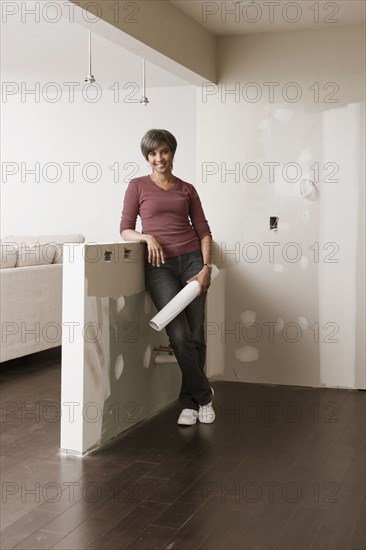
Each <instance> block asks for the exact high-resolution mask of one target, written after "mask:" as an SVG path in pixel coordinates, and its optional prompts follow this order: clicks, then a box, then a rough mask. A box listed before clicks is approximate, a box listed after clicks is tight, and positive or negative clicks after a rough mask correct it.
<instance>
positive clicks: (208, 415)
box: [198, 401, 215, 424]
mask: <svg viewBox="0 0 366 550" xmlns="http://www.w3.org/2000/svg"><path fill="white" fill-rule="evenodd" d="M198 420H199V421H200V422H202V424H212V422H213V421H214V420H215V411H214V410H213V407H212V401H210V402H209V403H207V405H202V406H201V405H200V408H199V411H198Z"/></svg>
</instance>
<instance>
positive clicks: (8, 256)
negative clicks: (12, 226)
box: [0, 243, 18, 269]
mask: <svg viewBox="0 0 366 550" xmlns="http://www.w3.org/2000/svg"><path fill="white" fill-rule="evenodd" d="M17 252H18V246H17V245H16V244H14V243H1V244H0V269H11V268H12V267H15V264H16V262H17Z"/></svg>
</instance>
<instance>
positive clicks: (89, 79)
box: [84, 31, 95, 84]
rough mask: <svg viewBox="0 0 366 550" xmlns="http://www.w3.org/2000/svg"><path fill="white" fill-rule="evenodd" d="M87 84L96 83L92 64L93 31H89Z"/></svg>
mask: <svg viewBox="0 0 366 550" xmlns="http://www.w3.org/2000/svg"><path fill="white" fill-rule="evenodd" d="M84 81H85V82H87V83H88V84H93V83H94V82H95V78H94V75H93V74H92V62H91V31H89V74H87V75H86V77H85V80H84Z"/></svg>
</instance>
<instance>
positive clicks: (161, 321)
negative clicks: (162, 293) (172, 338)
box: [149, 265, 219, 331]
mask: <svg viewBox="0 0 366 550" xmlns="http://www.w3.org/2000/svg"><path fill="white" fill-rule="evenodd" d="M218 274H219V270H218V268H217V267H216V266H215V265H212V271H211V282H212V281H213V280H214V279H216V277H217V275H218ZM199 290H200V285H199V283H198V282H197V281H191V282H190V283H188V284H187V285H186V286H185V287H184V288H182V290H181V291H180V292H178V294H177V295H176V296H174V298H172V299H171V300H170V302H168V303H167V304H166V306H164V307H163V309H161V310H160V311H159V312H158V313H157V314H156V315H155V317H153V318H152V319H151V321H150V323H149V324H150V326H151V327H152V328H153V329H155V330H158V331H161V330H163V328H165V327H166V325H167V324H169V323H170V322H171V321H173V319H174V318H175V317H176V316H177V315H179V313H180V312H181V311H183V309H184V308H186V307H187V306H188V304H190V303H191V302H192V301H193V300H194V299H195V298H196V296H197V295H198V293H199Z"/></svg>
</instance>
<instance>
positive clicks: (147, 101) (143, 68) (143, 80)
mask: <svg viewBox="0 0 366 550" xmlns="http://www.w3.org/2000/svg"><path fill="white" fill-rule="evenodd" d="M142 94H143V95H142V98H141V99H140V103H142V105H144V106H145V107H146V105H147V104H148V103H149V100H148V98H147V97H146V74H145V59H143V60H142Z"/></svg>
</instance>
